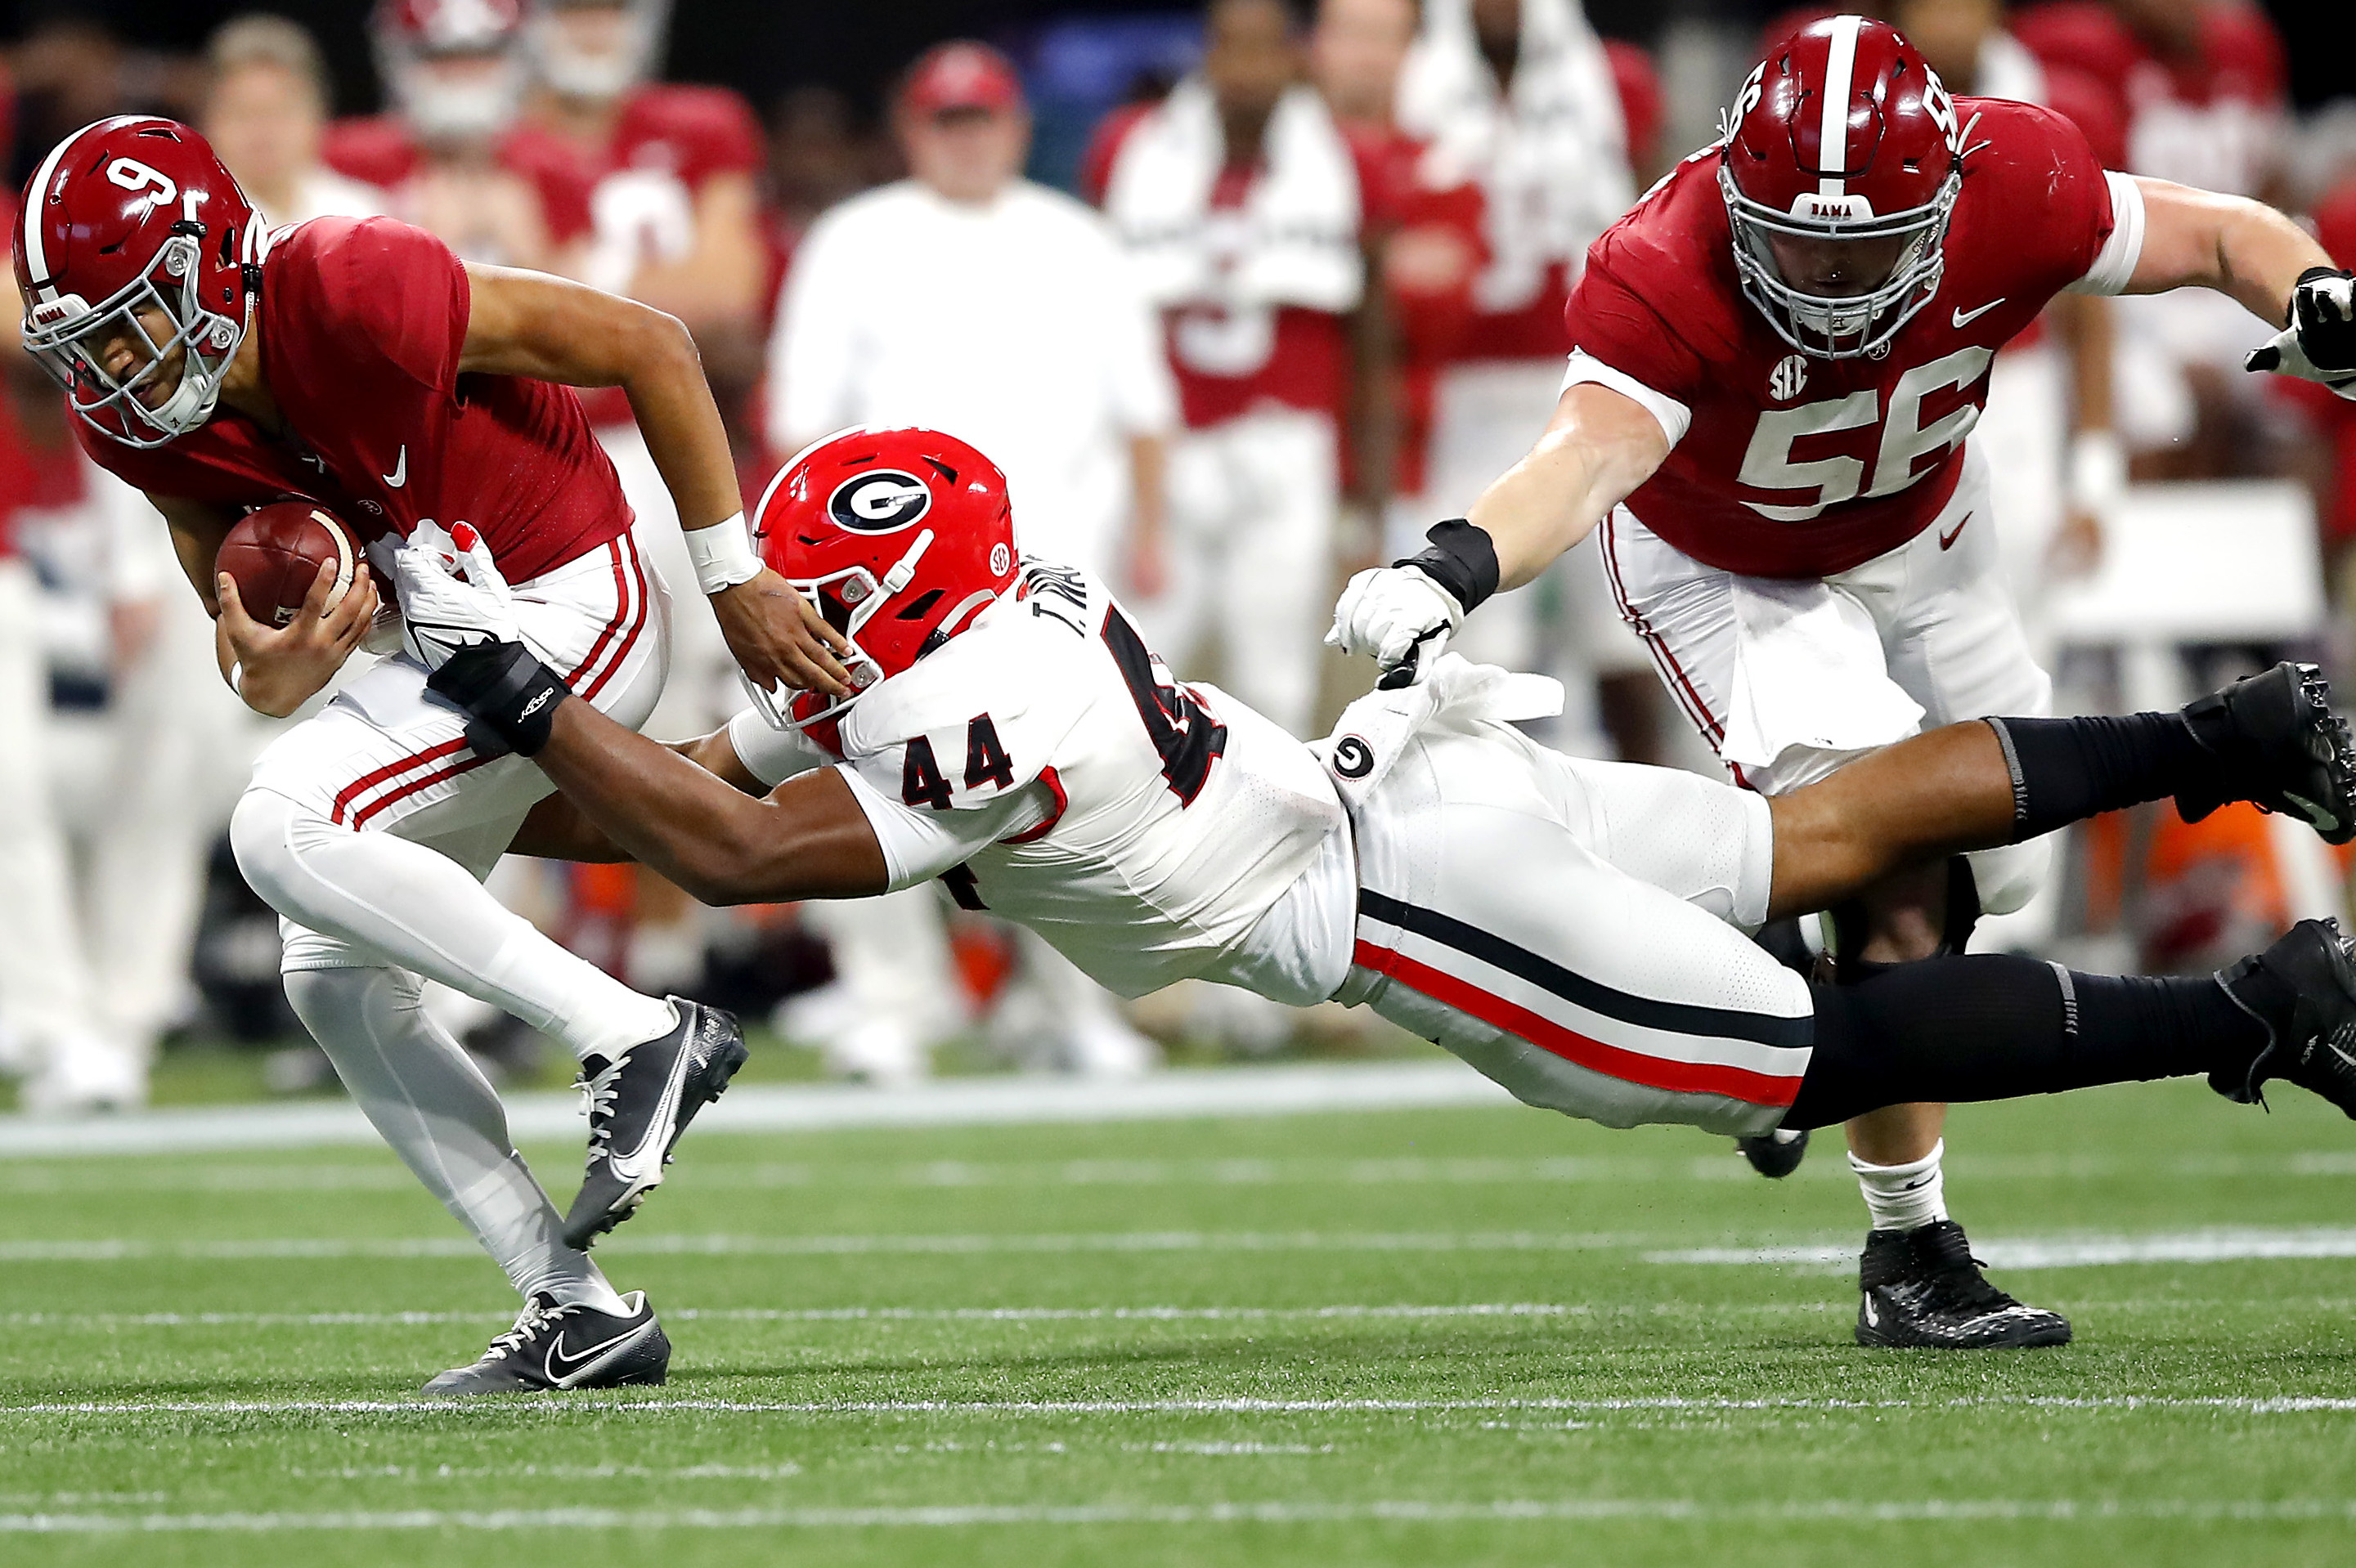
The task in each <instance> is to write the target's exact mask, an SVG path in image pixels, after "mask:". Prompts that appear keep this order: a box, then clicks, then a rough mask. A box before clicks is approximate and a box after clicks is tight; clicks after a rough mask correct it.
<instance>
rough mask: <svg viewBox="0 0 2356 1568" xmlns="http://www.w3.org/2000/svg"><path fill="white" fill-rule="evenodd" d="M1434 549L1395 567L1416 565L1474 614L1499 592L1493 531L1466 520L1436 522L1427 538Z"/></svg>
mask: <svg viewBox="0 0 2356 1568" xmlns="http://www.w3.org/2000/svg"><path fill="white" fill-rule="evenodd" d="M1424 537H1425V538H1426V539H1430V541H1431V548H1430V549H1426V550H1420V551H1418V552H1417V553H1416V554H1414V555H1411V556H1408V558H1407V559H1406V560H1395V561H1393V562H1391V564H1392V565H1393V566H1412V567H1415V568H1416V569H1418V570H1419V571H1421V572H1422V573H1423V574H1424V575H1425V576H1426V577H1429V578H1430V579H1431V580H1432V581H1434V582H1437V583H1439V584H1440V586H1441V587H1442V588H1445V589H1447V590H1448V592H1450V593H1451V595H1453V596H1454V597H1455V600H1456V602H1457V603H1459V604H1462V605H1463V606H1464V612H1465V613H1466V614H1468V615H1469V614H1471V613H1472V612H1473V611H1475V610H1478V609H1479V608H1480V607H1481V606H1482V604H1483V603H1485V602H1486V601H1487V600H1488V597H1489V595H1491V594H1492V593H1494V592H1497V547H1496V545H1495V544H1494V542H1493V541H1492V540H1491V539H1490V538H1489V530H1488V529H1486V528H1477V527H1475V526H1474V525H1473V524H1472V523H1470V522H1467V521H1466V520H1465V519H1464V518H1462V517H1451V518H1449V519H1448V520H1447V521H1446V522H1444V523H1434V524H1433V525H1432V526H1431V531H1430V533H1428V534H1426V535H1425V536H1424Z"/></svg>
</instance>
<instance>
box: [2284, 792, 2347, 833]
mask: <svg viewBox="0 0 2356 1568" xmlns="http://www.w3.org/2000/svg"><path fill="white" fill-rule="evenodd" d="M2283 798H2284V799H2285V800H2286V801H2288V802H2290V803H2291V804H2292V805H2295V806H2297V807H2298V808H2299V809H2300V810H2301V811H2303V812H2305V813H2307V819H2308V821H2309V822H2311V823H2313V824H2314V825H2315V826H2316V827H2318V828H2319V829H2321V830H2322V831H2323V832H2326V833H2336V832H2338V831H2339V829H2340V818H2339V817H2338V816H2335V815H2333V813H2332V812H2331V811H2329V809H2327V808H2326V807H2323V806H2320V805H2316V804H2315V802H2313V801H2311V800H2309V799H2308V798H2307V797H2306V796H2305V795H2293V794H2291V792H2290V791H2288V790H2285V791H2283Z"/></svg>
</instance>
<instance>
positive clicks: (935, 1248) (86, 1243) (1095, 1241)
mask: <svg viewBox="0 0 2356 1568" xmlns="http://www.w3.org/2000/svg"><path fill="white" fill-rule="evenodd" d="M1659 1240H1660V1238H1659V1237H1658V1236H1645V1235H1629V1234H1624V1233H1617V1232H1579V1231H1567V1232H1545V1231H1468V1232H1462V1233H1455V1232H1406V1233H1399V1232H1349V1231H1342V1232H1319V1231H1299V1232H1259V1231H1227V1232H1219V1231H1107V1232H1082V1233H1079V1234H1054V1233H1049V1234H1029V1235H991V1234H987V1233H981V1232H968V1233H963V1234H956V1235H946V1236H885V1235H863V1236H677V1235H672V1236H664V1235H648V1236H631V1237H627V1238H625V1239H621V1240H617V1241H616V1242H614V1243H609V1247H610V1250H611V1251H613V1252H614V1253H616V1255H622V1254H629V1255H638V1254H655V1253H659V1254H665V1255H672V1256H690V1257H707V1256H708V1257H737V1256H756V1257H835V1256H860V1255H864V1254H869V1253H876V1254H886V1255H898V1254H904V1253H918V1254H922V1253H945V1254H949V1255H953V1256H973V1255H984V1254H990V1253H1288V1252H1341V1253H1352V1252H1358V1253H1491V1252H1538V1253H1559V1252H1594V1251H1599V1250H1602V1249H1608V1248H1613V1247H1634V1246H1643V1245H1645V1244H1646V1243H1653V1242H1657V1241H1659ZM478 1252H479V1249H477V1246H476V1245H475V1243H472V1242H470V1241H468V1240H466V1238H464V1237H461V1236H416V1237H387V1238H381V1239H375V1238H368V1237H329V1236H322V1237H286V1236H276V1237H269V1236H264V1237H252V1238H246V1239H241V1240H229V1241H209V1242H161V1241H147V1240H144V1239H140V1238H134V1237H119V1236H118V1237H104V1238H86V1239H81V1240H74V1241H51V1242H0V1263H114V1262H118V1261H123V1260H145V1259H149V1258H434V1257H465V1258H471V1257H475V1256H477V1255H478Z"/></svg>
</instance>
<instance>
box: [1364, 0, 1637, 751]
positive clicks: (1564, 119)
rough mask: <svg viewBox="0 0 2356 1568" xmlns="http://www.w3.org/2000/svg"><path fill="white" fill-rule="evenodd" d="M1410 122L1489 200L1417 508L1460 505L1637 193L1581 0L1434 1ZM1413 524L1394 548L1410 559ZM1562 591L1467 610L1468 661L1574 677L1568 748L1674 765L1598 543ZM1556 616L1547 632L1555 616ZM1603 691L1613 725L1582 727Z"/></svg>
mask: <svg viewBox="0 0 2356 1568" xmlns="http://www.w3.org/2000/svg"><path fill="white" fill-rule="evenodd" d="M1398 119H1399V123H1400V125H1401V126H1402V127H1403V128H1404V129H1405V130H1406V131H1407V132H1408V134H1410V135H1413V136H1416V137H1418V138H1419V139H1422V140H1424V141H1426V142H1428V143H1429V144H1430V152H1429V153H1428V154H1427V155H1426V166H1427V168H1428V169H1429V170H1431V171H1433V172H1432V173H1431V174H1430V175H1428V176H1427V179H1428V180H1431V181H1435V182H1436V183H1440V184H1452V183H1464V184H1470V185H1472V186H1473V187H1477V189H1478V190H1479V192H1480V197H1481V219H1480V221H1481V229H1480V239H1481V251H1482V253H1483V262H1482V265H1481V268H1480V271H1479V272H1478V273H1477V275H1476V276H1475V277H1474V278H1473V279H1472V284H1471V300H1470V309H1469V311H1464V312H1463V313H1462V314H1461V315H1458V316H1457V320H1456V325H1455V330H1454V334H1453V342H1452V343H1451V345H1450V347H1448V349H1447V350H1446V363H1445V364H1444V365H1443V366H1442V367H1441V368H1440V369H1439V371H1438V374H1437V379H1436V380H1437V384H1436V386H1435V388H1434V393H1433V411H1432V432H1431V458H1430V473H1429V484H1428V488H1427V491H1426V494H1425V496H1423V497H1422V499H1423V502H1424V505H1423V506H1422V507H1420V508H1419V510H1418V511H1417V512H1416V513H1415V516H1416V517H1430V516H1432V515H1438V516H1441V517H1461V516H1462V515H1463V514H1464V512H1465V511H1466V510H1467V509H1469V508H1470V507H1471V506H1472V502H1473V500H1474V499H1475V498H1476V497H1478V496H1479V495H1480V494H1481V492H1482V490H1483V488H1484V487H1485V486H1486V485H1488V483H1489V481H1490V480H1492V479H1494V477H1496V475H1499V474H1501V473H1503V472H1504V471H1505V469H1506V468H1508V467H1511V466H1512V465H1513V464H1514V462H1515V459H1516V458H1518V457H1519V456H1520V455H1521V453H1522V452H1523V451H1525V450H1526V449H1527V447H1528V444H1529V442H1530V440H1531V439H1532V438H1533V436H1534V433H1535V432H1537V431H1540V430H1543V429H1544V428H1545V427H1546V422H1547V420H1548V419H1549V418H1550V417H1551V416H1552V414H1553V411H1554V405H1555V400H1556V399H1557V397H1558V395H1559V393H1560V391H1561V389H1562V364H1563V357H1564V355H1565V353H1566V352H1567V350H1568V347H1569V345H1568V340H1567V339H1566V338H1565V336H1564V334H1563V326H1562V311H1563V304H1564V303H1565V302H1566V301H1567V300H1568V299H1569V296H1570V286H1571V284H1572V283H1574V282H1576V281H1577V279H1578V275H1579V271H1580V266H1581V265H1582V262H1583V258H1584V257H1585V255H1586V252H1587V247H1588V246H1589V245H1590V243H1592V242H1593V241H1594V240H1595V238H1596V237H1597V236H1598V235H1600V234H1601V233H1602V232H1603V230H1604V229H1607V228H1609V227H1610V226H1611V225H1612V223H1613V222H1615V221H1616V220H1617V219H1619V217H1620V215H1621V214H1622V212H1624V211H1626V210H1627V209H1628V208H1629V206H1630V205H1631V204H1632V203H1633V200H1634V198H1635V188H1634V181H1633V176H1631V174H1630V171H1629V163H1628V146H1627V127H1626V119H1625V115H1624V112H1623V111H1622V107H1621V103H1620V94H1619V89H1618V86H1617V83H1616V80H1615V78H1614V74H1613V70H1612V61H1611V58H1610V56H1609V55H1608V54H1607V53H1606V52H1605V50H1604V48H1603V45H1602V42H1601V40H1600V39H1598V38H1597V37H1596V36H1595V32H1594V29H1592V28H1591V27H1589V26H1588V22H1587V17H1586V15H1585V13H1584V12H1583V11H1582V10H1581V9H1580V5H1579V4H1578V0H1427V4H1426V5H1425V7H1424V20H1423V31H1422V34H1421V36H1420V37H1418V39H1417V40H1416V45H1415V48H1414V49H1413V51H1412V52H1411V53H1410V54H1409V56H1408V61H1407V64H1406V68H1405V70H1404V72H1403V74H1402V76H1401V79H1400V82H1399V89H1398ZM1414 537H1415V535H1414V531H1413V530H1409V531H1408V535H1407V537H1406V538H1405V539H1396V540H1394V541H1393V542H1394V543H1395V544H1397V545H1399V546H1400V547H1402V548H1400V549H1398V550H1396V551H1394V552H1393V553H1400V554H1405V553H1411V552H1412V551H1413V549H1415V548H1416V546H1415V544H1414V542H1413V539H1414ZM1554 572H1555V575H1554V582H1553V588H1554V592H1553V594H1552V598H1553V601H1554V602H1553V603H1552V604H1551V605H1549V604H1548V603H1547V596H1546V595H1541V594H1530V595H1528V596H1526V597H1525V598H1524V599H1522V600H1521V601H1520V602H1519V603H1515V602H1514V601H1513V600H1511V599H1510V598H1501V599H1499V600H1497V601H1494V602H1493V603H1490V604H1487V605H1485V606H1483V613H1482V614H1481V615H1480V616H1477V617H1475V618H1474V619H1472V621H1470V622H1469V623H1468V624H1467V625H1466V628H1465V635H1466V636H1467V637H1469V638H1471V639H1472V640H1471V642H1470V643H1468V644H1467V645H1465V647H1464V650H1463V651H1464V652H1465V653H1466V654H1467V655H1468V656H1474V657H1478V658H1481V659H1483V660H1484V661H1488V662H1494V663H1497V664H1502V665H1505V666H1506V667H1509V668H1513V669H1546V670H1548V671H1550V672H1555V673H1559V674H1561V675H1562V676H1564V677H1565V678H1564V687H1565V688H1566V690H1567V691H1569V693H1570V698H1571V702H1572V704H1573V707H1572V708H1571V709H1570V711H1569V714H1567V716H1566V720H1565V722H1566V724H1567V725H1568V726H1570V727H1571V732H1570V733H1569V734H1566V735H1564V736H1563V737H1561V739H1562V740H1563V741H1564V742H1565V743H1566V744H1567V745H1568V746H1569V748H1570V749H1572V750H1585V751H1595V750H1599V749H1601V744H1602V743H1603V742H1604V741H1605V737H1606V736H1608V737H1609V743H1610V745H1611V746H1612V749H1614V750H1616V751H1617V752H1619V754H1620V755H1622V757H1624V758H1626V759H1628V760H1630V761H1634V762H1659V761H1662V760H1664V759H1663V755H1662V746H1663V744H1664V741H1663V739H1662V734H1661V725H1660V717H1659V701H1658V699H1657V698H1656V697H1655V691H1654V682H1653V676H1652V667H1651V664H1650V661H1649V660H1648V659H1647V657H1646V656H1645V654H1644V647H1643V645H1642V644H1640V643H1639V642H1638V641H1637V640H1636V638H1635V637H1634V635H1633V634H1631V633H1629V632H1628V631H1627V630H1626V628H1624V627H1623V626H1622V624H1620V617H1619V613H1618V611H1617V608H1616V606H1615V605H1614V603H1613V602H1612V597H1611V593H1610V591H1609V589H1608V588H1607V587H1606V585H1605V582H1604V579H1603V571H1602V563H1601V554H1600V552H1599V550H1598V548H1597V546H1596V545H1595V544H1593V543H1588V544H1583V545H1581V546H1580V548H1579V549H1575V550H1573V551H1571V552H1570V553H1569V555H1568V556H1566V557H1565V558H1564V560H1563V562H1562V563H1561V564H1560V565H1559V566H1558V567H1556V568H1555V569H1554ZM1549 619H1551V620H1552V621H1553V622H1554V623H1555V625H1554V626H1553V627H1552V628H1551V630H1549V629H1548V628H1547V625H1546V622H1547V621H1548V620H1549ZM1590 694H1591V700H1592V701H1593V703H1594V705H1595V706H1594V708H1593V709H1592V715H1593V721H1594V723H1595V724H1596V726H1597V727H1598V728H1600V729H1601V731H1603V734H1600V735H1590V736H1588V737H1586V738H1584V739H1582V738H1581V737H1580V736H1579V735H1578V733H1577V728H1578V720H1579V719H1580V713H1579V709H1578V707H1577V705H1578V704H1579V703H1580V701H1581V699H1582V698H1583V697H1588V696H1589V695H1590Z"/></svg>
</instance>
